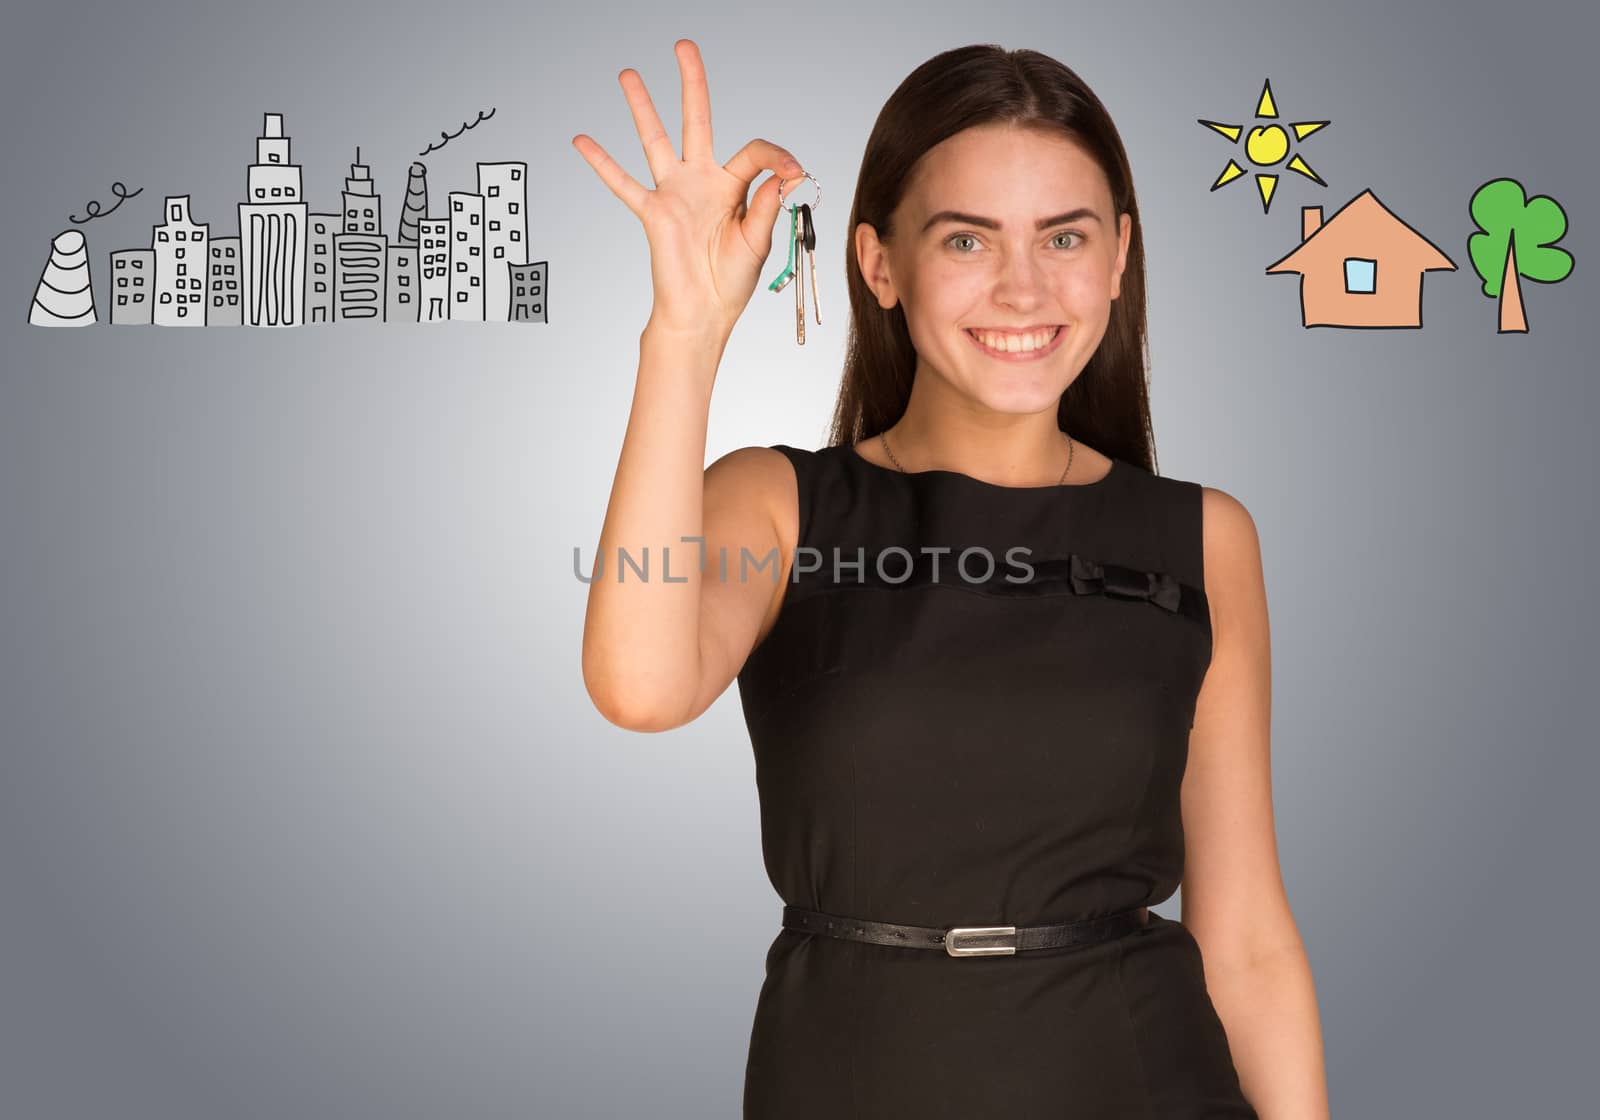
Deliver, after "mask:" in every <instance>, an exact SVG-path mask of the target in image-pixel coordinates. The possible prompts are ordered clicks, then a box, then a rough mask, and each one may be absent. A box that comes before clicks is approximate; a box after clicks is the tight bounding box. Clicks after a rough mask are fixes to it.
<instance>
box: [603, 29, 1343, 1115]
mask: <svg viewBox="0 0 1600 1120" xmlns="http://www.w3.org/2000/svg"><path fill="white" fill-rule="evenodd" d="M685 43H686V41H682V42H680V44H679V46H680V48H684V47H685ZM679 58H680V62H682V63H683V64H684V70H685V78H684V88H685V94H684V98H685V109H684V119H685V122H686V126H685V136H684V152H685V157H684V161H683V163H682V164H681V165H679V166H676V167H675V166H674V164H673V160H671V159H670V158H668V157H669V155H670V153H669V152H668V151H666V150H664V147H666V146H669V145H667V141H666V140H665V138H664V136H663V135H662V132H661V129H660V126H659V121H658V120H656V119H655V118H654V114H653V113H650V112H646V111H645V106H646V105H647V102H646V101H645V99H644V98H643V97H642V93H641V92H640V91H639V90H634V91H633V97H632V100H633V101H634V103H635V110H636V111H635V115H636V118H637V119H638V121H639V125H640V134H641V136H642V137H648V138H649V139H648V148H647V150H650V151H651V152H652V158H653V164H652V168H653V169H657V168H658V170H657V176H658V180H659V182H660V185H659V186H658V188H657V191H656V192H643V188H637V184H634V185H633V187H634V188H637V190H635V189H633V188H630V187H628V186H627V185H626V184H625V183H624V184H622V187H621V192H620V193H622V194H623V196H624V197H625V198H628V199H630V200H631V201H632V203H633V204H634V205H635V207H636V208H637V209H638V210H639V211H640V212H641V213H644V214H646V215H647V217H648V220H649V221H650V223H652V225H653V227H654V228H653V230H652V236H651V244H652V249H653V251H656V252H659V254H660V260H659V262H654V261H653V265H654V267H653V273H654V275H655V276H656V277H657V281H658V284H659V285H660V291H659V296H658V298H659V300H660V305H659V308H658V311H659V313H660V314H661V315H662V322H661V323H657V324H656V326H654V327H649V326H647V328H646V331H645V333H644V335H643V336H642V337H641V361H640V367H639V386H638V389H637V392H636V397H635V413H634V415H633V416H632V417H631V418H630V421H629V424H628V435H627V437H626V439H625V441H624V448H623V460H622V463H621V465H620V466H619V469H618V476H617V482H616V484H615V486H614V488H613V494H612V508H611V509H610V510H608V512H607V517H606V529H605V532H604V533H603V534H602V538H601V549H600V551H601V552H602V553H603V552H605V551H609V550H610V548H611V546H612V545H614V544H616V543H618V542H619V541H626V542H628V543H630V544H636V543H638V542H640V541H662V540H666V541H674V540H685V539H686V540H691V541H695V542H697V543H698V545H699V547H700V548H703V549H704V550H705V551H706V552H707V553H710V554H713V555H718V554H721V555H727V553H728V552H730V551H731V552H738V553H740V554H741V555H742V554H744V552H745V551H746V550H747V551H748V554H749V555H751V556H754V557H767V556H775V557H776V558H777V562H776V563H774V564H773V565H772V566H771V567H770V569H769V574H770V576H771V579H770V580H768V579H761V578H758V579H755V580H748V579H742V578H741V579H735V580H729V579H727V578H726V576H722V577H721V578H717V579H708V578H705V573H706V572H707V571H722V572H726V570H727V568H726V566H724V565H721V564H717V565H712V564H707V563H706V562H705V561H704V560H702V561H701V563H700V568H699V570H695V565H694V561H693V560H690V561H689V564H688V567H689V568H690V571H689V572H688V574H687V575H686V576H683V577H681V578H679V579H678V580H676V581H674V582H673V583H672V584H670V585H668V586H660V587H657V586H653V585H650V584H648V583H639V582H630V583H618V582H611V581H600V580H596V581H594V582H593V583H591V585H590V591H589V594H590V613H589V617H588V620H587V625H586V631H585V647H584V668H585V680H586V682H587V683H588V684H589V687H590V691H591V694H592V695H594V697H595V700H596V704H597V705H598V706H599V707H600V708H601V710H602V711H603V712H605V713H606V715H607V716H608V718H610V719H612V721H613V722H615V723H618V724H620V725H622V726H625V727H632V728H635V729H638V730H650V731H654V730H663V729H666V728H669V727H676V726H680V725H681V724H683V723H686V722H688V721H690V720H692V719H694V718H695V717H696V716H698V715H699V714H700V713H701V712H703V711H705V710H706V708H707V707H709V706H710V705H711V704H712V703H713V702H714V701H715V700H716V699H717V697H718V696H720V695H721V694H722V693H723V692H724V691H725V690H726V688H727V686H728V684H729V683H730V682H731V681H733V680H735V679H736V680H737V682H738V686H739V696H740V702H741V704H742V706H743V711H744V716H745V722H746V725H747V726H748V728H749V732H750V739H751V744H752V748H753V750H754V754H755V762H756V784H757V789H758V793H759V796H760V804H761V835H762V844H763V854H764V857H765V861H766V866H767V870H768V874H769V877H770V879H771V881H772V884H773V886H774V887H775V888H776V890H777V892H778V894H779V895H780V896H781V898H782V901H783V903H784V905H783V909H782V922H781V928H780V929H779V931H778V933H777V934H776V936H775V937H774V939H773V941H772V943H771V945H770V946H769V948H768V951H767V955H766V972H765V978H764V983H763V984H762V987H761V992H760V996H759V998H758V1001H757V1005H756V1009H755V1015H754V1019H753V1023H752V1028H751V1034H750V1045H749V1050H748V1055H747V1064H746V1070H745V1082H744V1116H745V1117H746V1120H801V1118H802V1117H805V1118H810V1117H816V1116H838V1117H857V1116H862V1117H864V1116H895V1117H899V1116H918V1117H921V1118H922V1120H944V1118H950V1120H954V1118H956V1117H973V1116H979V1117H992V1116H1017V1117H1047V1116H1094V1117H1150V1118H1152V1120H1154V1118H1156V1117H1160V1118H1161V1120H1182V1118H1194V1120H1199V1118H1201V1117H1206V1118H1211V1120H1216V1118H1221V1117H1236V1118H1241V1120H1248V1118H1253V1117H1256V1116H1258V1115H1263V1114H1271V1115H1285V1116H1287V1115H1294V1116H1297V1117H1305V1118H1307V1120H1315V1118H1317V1117H1320V1116H1326V1114H1327V1112H1326V1100H1325V1093H1324V1091H1323V1090H1322V1089H1321V1082H1322V1068H1321V1053H1320V1040H1319V1039H1318V1038H1317V1036H1316V1007H1315V1003H1314V1000H1313V999H1312V997H1311V991H1310V983H1309V970H1308V968H1307V967H1306V965H1305V957H1304V952H1303V950H1302V949H1301V947H1300V946H1299V942H1298V936H1297V934H1296V933H1295V930H1294V926H1293V922H1292V918H1291V916H1290V915H1289V912H1288V907H1287V903H1286V901H1285V899H1284V895H1283V888H1282V882H1281V878H1280V876H1279V873H1278V868H1277V857H1276V852H1275V848H1274V842H1273V837H1272V828H1271V800H1270V794H1271V789H1270V782H1269V781H1268V779H1267V765H1266V761H1267V759H1266V740H1265V731H1266V662H1265V652H1266V626H1265V623H1266V616H1265V603H1264V597H1263V593H1262V589H1261V577H1260V563H1259V560H1260V557H1259V548H1258V547H1257V545H1256V543H1255V538H1254V530H1253V525H1252V523H1251V521H1250V518H1249V516H1248V514H1247V513H1246V512H1245V511H1244V509H1243V507H1242V506H1240V505H1239V503H1237V502H1236V501H1234V500H1233V499H1232V498H1231V497H1229V496H1228V495H1226V494H1224V493H1222V492H1221V491H1217V490H1213V489H1211V488H1208V487H1203V486H1201V485H1200V484H1199V483H1196V482H1191V481H1186V480H1182V479H1175V478H1167V477H1162V476H1160V475H1158V474H1156V473H1155V472H1154V466H1153V460H1154V455H1153V450H1152V448H1151V444H1150V417H1149V408H1148V404H1147V400H1146V389H1145V367H1144V354H1143V350H1144V338H1145V308H1144V256H1143V248H1142V244H1141V240H1140V233H1139V221H1138V212H1137V206H1136V204H1135V199H1134V192H1133V186H1132V177H1131V173H1130V171H1129V167H1128V161H1127V157H1126V154H1125V153H1124V152H1123V149H1122V144H1121V141H1120V139H1119V137H1118V135H1117V131H1116V129H1115V127H1114V125H1113V124H1112V122H1111V119H1110V116H1109V115H1108V114H1107V113H1106V111H1105V109H1104V107H1103V106H1102V105H1101V104H1100V102H1099V101H1098V100H1097V99H1096V98H1095V96H1094V94H1093V93H1092V92H1091V91H1090V90H1089V89H1088V87H1087V86H1086V85H1085V84H1084V83H1083V82H1082V80H1081V79H1079V77H1078V76H1077V75H1076V74H1074V73H1073V72H1072V71H1071V70H1069V69H1067V68H1066V67H1065V66H1063V65H1062V64H1061V63H1059V62H1057V61H1056V60H1054V59H1051V58H1049V57H1047V56H1045V55H1042V54H1039V53H1037V52H1034V51H1028V50H1018V51H1006V50H1003V49H1001V48H999V47H996V46H987V45H985V46H971V47H964V48H961V49H958V50H953V51H949V52H946V53H945V54H942V55H940V56H938V57H936V58H933V59H930V60H929V61H928V62H926V63H924V64H923V65H922V66H920V67H918V68H917V70H916V71H914V72H913V73H912V74H911V75H910V76H909V77H907V78H906V79H905V81H904V82H903V83H902V84H901V85H900V87H899V88H898V89H897V90H896V91H895V92H894V94H893V95H892V96H891V97H890V98H889V101H888V103H887V104H886V105H885V106H884V108H883V110H882V112H881V113H880V114H879V117H878V120H877V123H876V125H875V127H874V129H873V131H872V135H871V136H870V138H869V140H868V143H867V149H866V153H865V155H864V157H863V159H862V161H861V169H862V170H861V178H860V181H859V182H858V184H857V188H856V196H855V200H854V204H853V209H852V214H851V220H850V224H849V243H848V251H847V254H846V276H847V281H848V284H849V297H850V304H851V321H850V327H849V338H848V341H847V348H846V364H845V371H844V381H843V385H842V389H841V392H840V395H839V400H838V403H837V405H836V410H835V415H834V430H833V438H832V441H831V443H830V445H829V446H827V447H824V448H821V449H819V450H809V449H805V448H799V447H793V446H790V445H787V444H775V445H769V446H752V447H744V448H740V449H738V450H736V451H733V452H730V453H729V454H727V455H724V456H723V457H722V458H721V459H719V460H717V461H716V462H714V463H713V464H711V466H710V467H709V468H705V469H704V471H703V473H702V471H701V468H700V467H699V461H700V459H702V458H703V449H704V440H705V433H706V423H707V410H708V407H709V404H708V402H709V397H710V383H711V381H712V379H713V378H714V375H715V373H716V368H717V365H718V362H719V360H720V356H721V353H722V348H723V347H724V345H725V344H726V342H727V332H728V331H729V330H730V329H731V323H732V321H733V318H736V310H735V312H734V313H732V314H730V313H728V312H727V311H726V310H725V306H724V305H726V306H735V305H736V307H742V306H743V301H745V300H748V298H749V294H750V291H751V289H752V288H753V286H754V282H755V280H754V267H755V266H756V265H759V264H760V263H761V260H762V259H763V257H764V255H765V252H766V251H767V250H768V248H769V247H770V233H769V232H767V231H768V230H770V227H771V225H772V222H773V219H774V218H775V216H776V212H777V203H776V199H775V198H774V197H773V195H772V194H771V193H770V191H769V187H770V185H771V183H772V180H770V179H769V180H768V182H767V184H764V185H763V187H762V188H760V189H759V190H758V191H757V192H756V195H755V197H754V200H753V201H752V202H751V204H750V208H749V210H748V211H745V210H744V209H743V188H744V186H746V185H747V184H748V181H749V176H750V175H752V174H753V173H754V170H755V168H756V166H757V159H758V158H759V159H763V160H769V161H770V162H772V163H779V164H780V165H781V159H780V152H779V150H776V149H773V150H770V151H769V150H766V149H755V148H752V149H747V152H749V153H750V154H748V155H747V154H745V153H741V154H740V155H738V156H735V158H734V160H733V161H731V162H730V164H729V165H728V166H727V168H725V169H718V168H716V167H715V166H714V165H713V164H711V163H710V161H709V159H708V158H707V152H708V149H709V143H710V107H709V101H708V100H707V97H706V93H705V86H704V76H703V73H702V72H701V71H700V69H699V65H698V54H697V53H696V52H695V51H694V50H693V48H692V46H689V47H688V48H687V49H686V50H681V52H680V56H679ZM625 73H627V72H625ZM769 147H770V146H769ZM691 153H692V154H691ZM722 171H726V172H727V173H728V174H727V176H723V175H722V174H721V172H722ZM778 173H779V174H784V175H789V174H792V172H791V171H779V172H778ZM611 174H612V177H613V179H616V180H617V181H618V182H619V183H621V180H620V179H618V178H617V173H616V172H611ZM730 179H731V180H734V182H731V183H730V182H729V181H728V180H730ZM739 180H742V182H739ZM763 191H768V192H769V193H767V194H765V195H763V193H762V192H763ZM655 194H663V195H665V196H666V197H665V198H664V199H654V198H652V197H651V196H652V195H655ZM746 213H748V219H746V217H745V215H746ZM680 227H682V228H680ZM719 238H720V239H721V240H719ZM706 246H710V247H711V253H710V255H709V256H708V255H707V250H706V248H705V247H706ZM652 321H653V322H655V321H656V320H655V316H652ZM663 323H664V324H666V325H665V326H663V325H662V324H663ZM705 324H709V326H706V325H705ZM880 456H881V457H880ZM690 555H691V556H693V555H694V553H691V554H690ZM1001 558H1004V563H1005V564H1006V565H1007V567H1006V568H1005V570H1004V572H1003V574H1001V572H1000V565H1001V562H1002V561H1001ZM1019 559H1020V560H1021V561H1023V564H1022V567H1024V568H1026V570H1027V574H1025V575H1017V574H1015V572H1014V570H1013V568H1012V567H1011V566H1012V565H1016V564H1017V562H1018V560H1019ZM941 564H942V566H941ZM683 567H684V565H681V564H678V565H674V568H675V569H676V570H679V571H682V570H683ZM1180 882H1181V883H1182V884H1183V886H1184V900H1183V911H1184V920H1182V921H1174V920H1172V919H1170V918H1166V917H1163V916H1161V915H1158V914H1156V913H1154V912H1153V911H1152V909H1151V907H1153V906H1155V905H1157V904H1159V903H1161V902H1163V901H1166V900H1167V899H1170V898H1171V897H1172V896H1173V895H1174V894H1175V893H1176V891H1177V889H1178V886H1179V884H1180ZM1263 1106H1264V1107H1263Z"/></svg>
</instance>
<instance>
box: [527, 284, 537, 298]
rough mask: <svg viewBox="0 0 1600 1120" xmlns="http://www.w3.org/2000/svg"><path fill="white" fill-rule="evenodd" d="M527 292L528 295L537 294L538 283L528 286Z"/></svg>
mask: <svg viewBox="0 0 1600 1120" xmlns="http://www.w3.org/2000/svg"><path fill="white" fill-rule="evenodd" d="M528 294H529V295H530V296H536V295H538V294H539V285H538V284H535V285H534V286H533V287H531V288H529V289H528Z"/></svg>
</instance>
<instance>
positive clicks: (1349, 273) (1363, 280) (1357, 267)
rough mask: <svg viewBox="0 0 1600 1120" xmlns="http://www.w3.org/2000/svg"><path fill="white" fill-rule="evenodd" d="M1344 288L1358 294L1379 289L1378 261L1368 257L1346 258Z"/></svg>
mask: <svg viewBox="0 0 1600 1120" xmlns="http://www.w3.org/2000/svg"><path fill="white" fill-rule="evenodd" d="M1344 290H1345V291H1347V292H1353V293H1355V294H1357V295H1360V294H1363V293H1373V292H1376V291H1377V290H1378V262H1377V261H1375V260H1369V259H1367V258H1366V257H1346V258H1345V259H1344Z"/></svg>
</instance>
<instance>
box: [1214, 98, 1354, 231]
mask: <svg viewBox="0 0 1600 1120" xmlns="http://www.w3.org/2000/svg"><path fill="white" fill-rule="evenodd" d="M1256 119H1257V120H1266V121H1276V120H1277V119H1278V106H1277V104H1276V103H1275V102H1274V101H1273V100H1272V82H1271V80H1270V79H1269V80H1267V81H1264V82H1262V83H1261V100H1259V101H1258V102H1256ZM1200 123H1201V124H1203V125H1205V126H1206V127H1207V128H1209V129H1211V130H1212V131H1214V132H1216V133H1218V134H1219V135H1222V136H1226V137H1227V138H1228V139H1229V140H1231V141H1233V142H1234V143H1235V144H1237V143H1238V142H1239V137H1240V135H1241V134H1243V133H1244V126H1243V125H1237V124H1222V123H1220V122H1218V121H1208V120H1202V121H1200ZM1332 123H1333V122H1332V121H1295V122H1293V123H1291V124H1290V125H1289V127H1290V128H1292V129H1293V130H1294V138H1295V140H1296V141H1299V140H1304V139H1305V138H1306V137H1307V136H1310V135H1311V134H1312V133H1313V132H1316V131H1317V130H1318V129H1322V128H1326V127H1327V126H1328V125H1330V124H1332ZM1244 154H1245V158H1246V159H1247V160H1249V161H1250V163H1251V164H1252V165H1253V166H1255V167H1263V168H1273V167H1277V166H1278V164H1280V163H1284V160H1285V159H1286V158H1287V159H1288V162H1287V163H1284V166H1285V167H1286V168H1288V169H1289V170H1290V171H1294V172H1297V173H1299V174H1301V175H1304V176H1305V177H1306V178H1307V179H1310V180H1311V181H1312V182H1313V183H1316V184H1317V185H1318V186H1320V187H1325V186H1327V185H1328V184H1327V183H1325V182H1323V181H1322V177H1321V176H1320V175H1318V174H1317V173H1316V172H1315V171H1313V170H1311V166H1310V165H1309V164H1308V163H1306V161H1305V160H1303V159H1301V158H1300V153H1299V152H1294V153H1291V152H1290V151H1289V134H1288V133H1287V132H1285V131H1284V128H1283V126H1282V125H1280V124H1266V125H1259V124H1258V125H1256V126H1255V127H1254V128H1252V129H1251V130H1250V134H1249V135H1248V136H1246V137H1245V141H1244ZM1244 174H1246V172H1245V169H1244V168H1242V167H1240V166H1239V165H1238V163H1236V162H1235V161H1234V160H1232V159H1229V160H1228V166H1227V167H1224V168H1223V169H1222V174H1221V175H1218V176H1217V181H1216V182H1215V183H1212V184H1211V189H1212V190H1216V189H1217V188H1218V187H1220V186H1222V185H1223V184H1224V183H1231V182H1233V181H1234V180H1235V179H1237V178H1239V177H1240V176H1241V175H1244ZM1277 186H1278V175H1277V173H1276V172H1274V171H1270V170H1268V171H1257V172H1256V187H1257V188H1258V189H1259V190H1260V191H1261V212H1262V213H1263V214H1265V213H1266V212H1267V211H1268V209H1270V208H1271V206H1272V193H1273V191H1274V190H1276V189H1277Z"/></svg>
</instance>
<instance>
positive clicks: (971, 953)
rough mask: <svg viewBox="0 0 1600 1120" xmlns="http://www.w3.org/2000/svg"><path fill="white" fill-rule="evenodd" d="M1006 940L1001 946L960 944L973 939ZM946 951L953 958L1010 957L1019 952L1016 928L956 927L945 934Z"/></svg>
mask: <svg viewBox="0 0 1600 1120" xmlns="http://www.w3.org/2000/svg"><path fill="white" fill-rule="evenodd" d="M1001 938H1004V939H1006V940H1005V941H1003V942H1002V943H1001V944H986V945H970V944H958V942H965V941H968V940H971V939H979V940H983V941H990V942H992V941H994V940H996V939H1001ZM944 951H945V952H946V953H949V954H950V955H951V956H952V957H997V956H998V957H1009V956H1012V955H1014V954H1015V953H1016V951H1017V927H1016V926H956V927H954V928H953V929H947V930H945V933H944Z"/></svg>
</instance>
